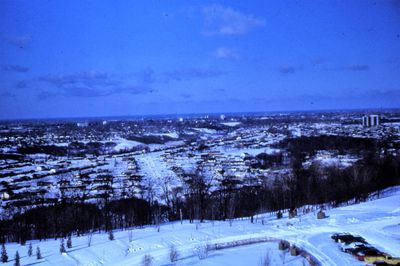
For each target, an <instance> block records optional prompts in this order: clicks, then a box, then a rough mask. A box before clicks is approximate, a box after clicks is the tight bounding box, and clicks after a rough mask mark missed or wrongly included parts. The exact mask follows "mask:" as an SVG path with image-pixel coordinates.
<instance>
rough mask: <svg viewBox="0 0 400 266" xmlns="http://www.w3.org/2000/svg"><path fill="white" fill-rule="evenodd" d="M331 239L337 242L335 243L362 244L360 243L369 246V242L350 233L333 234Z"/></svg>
mask: <svg viewBox="0 0 400 266" xmlns="http://www.w3.org/2000/svg"><path fill="white" fill-rule="evenodd" d="M331 238H332V239H333V240H335V242H340V243H345V244H346V245H348V244H350V243H353V242H360V243H364V244H367V241H365V239H364V238H362V237H361V236H353V235H351V234H349V233H337V234H333V235H332V236H331Z"/></svg>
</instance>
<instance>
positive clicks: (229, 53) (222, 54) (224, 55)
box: [214, 47, 240, 60]
mask: <svg viewBox="0 0 400 266" xmlns="http://www.w3.org/2000/svg"><path fill="white" fill-rule="evenodd" d="M214 56H215V57H216V58H218V59H232V60H237V59H239V58H240V55H239V54H238V53H237V52H236V51H235V50H234V49H231V48H227V47H219V48H218V49H217V50H215V53H214Z"/></svg>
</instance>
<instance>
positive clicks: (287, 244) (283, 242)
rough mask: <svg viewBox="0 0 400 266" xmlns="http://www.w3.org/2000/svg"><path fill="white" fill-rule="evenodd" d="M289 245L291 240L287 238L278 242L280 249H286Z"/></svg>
mask: <svg viewBox="0 0 400 266" xmlns="http://www.w3.org/2000/svg"><path fill="white" fill-rule="evenodd" d="M289 246H290V244H289V242H287V241H285V240H280V241H279V243H278V248H279V250H286V249H288V248H289Z"/></svg>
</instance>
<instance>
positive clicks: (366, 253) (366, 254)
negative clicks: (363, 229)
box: [355, 248, 387, 261]
mask: <svg viewBox="0 0 400 266" xmlns="http://www.w3.org/2000/svg"><path fill="white" fill-rule="evenodd" d="M386 255H387V254H385V253H382V252H380V251H379V250H377V249H376V248H369V249H365V250H361V251H359V252H357V253H356V254H355V257H356V258H357V259H358V260H360V261H363V260H364V259H365V257H370V256H377V257H378V256H386Z"/></svg>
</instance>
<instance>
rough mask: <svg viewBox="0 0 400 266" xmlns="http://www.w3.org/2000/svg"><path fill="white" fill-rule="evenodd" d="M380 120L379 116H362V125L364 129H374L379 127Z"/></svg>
mask: <svg viewBox="0 0 400 266" xmlns="http://www.w3.org/2000/svg"><path fill="white" fill-rule="evenodd" d="M379 124H380V118H379V115H364V116H363V117H362V125H363V126H364V127H375V126H379Z"/></svg>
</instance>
